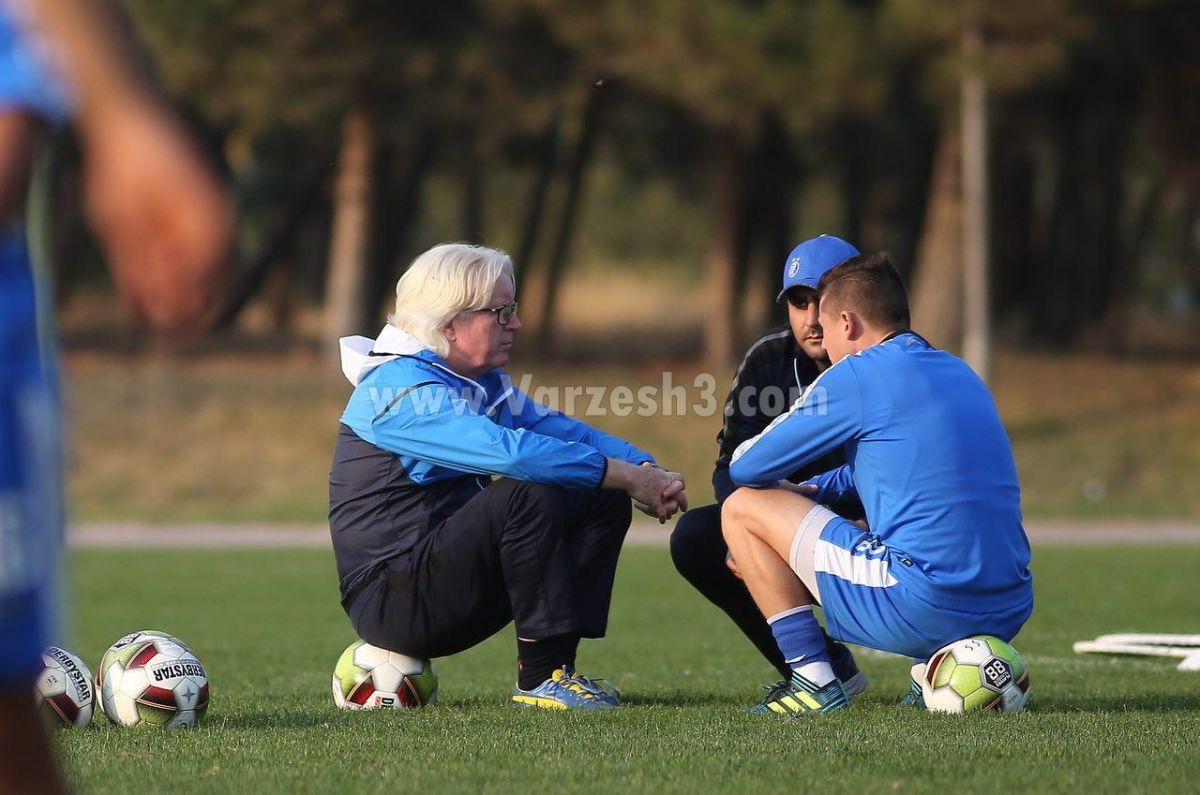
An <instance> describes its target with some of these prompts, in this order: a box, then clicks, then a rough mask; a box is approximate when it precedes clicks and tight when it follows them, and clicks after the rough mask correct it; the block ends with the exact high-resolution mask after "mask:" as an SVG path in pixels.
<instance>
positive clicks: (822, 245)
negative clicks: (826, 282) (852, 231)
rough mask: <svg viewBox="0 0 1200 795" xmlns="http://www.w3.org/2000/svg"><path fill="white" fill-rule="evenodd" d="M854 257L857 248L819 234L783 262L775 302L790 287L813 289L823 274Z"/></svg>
mask: <svg viewBox="0 0 1200 795" xmlns="http://www.w3.org/2000/svg"><path fill="white" fill-rule="evenodd" d="M857 256H858V249H856V248H855V247H854V246H852V245H850V244H849V243H847V242H846V241H845V240H842V239H841V238H840V237H834V236H833V235H820V236H819V237H814V238H810V239H808V240H805V241H804V242H803V243H801V244H800V245H798V246H796V247H795V248H794V249H792V253H791V254H788V258H787V261H786V262H784V263H783V289H781V290H780V291H779V295H777V296H776V297H775V302H776V303H778V302H780V301H782V300H783V294H784V293H786V292H787V291H788V290H790V289H792V288H793V287H811V288H812V289H814V290H815V289H817V282H819V281H821V277H822V276H824V275H825V271H827V270H829V269H830V268H832V267H833V266H834V265H841V264H842V263H843V262H845V261H846V260H848V259H850V258H851V257H857Z"/></svg>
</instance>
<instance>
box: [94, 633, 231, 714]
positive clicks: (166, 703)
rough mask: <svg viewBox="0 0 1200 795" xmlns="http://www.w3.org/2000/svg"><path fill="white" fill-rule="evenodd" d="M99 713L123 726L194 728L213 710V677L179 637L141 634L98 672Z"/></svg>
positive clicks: (113, 649) (109, 654) (119, 646)
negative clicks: (210, 694)
mask: <svg viewBox="0 0 1200 795" xmlns="http://www.w3.org/2000/svg"><path fill="white" fill-rule="evenodd" d="M96 690H98V691H99V692H100V710H101V711H102V712H103V713H104V714H105V715H106V716H108V719H109V720H111V721H112V722H113V723H116V724H119V725H121V726H195V725H196V724H197V723H198V722H199V721H200V719H201V718H203V717H204V712H205V710H207V709H208V674H207V673H206V672H205V670H204V665H203V664H201V662H200V660H199V659H197V657H196V655H195V653H194V652H193V651H192V650H191V649H190V648H188V646H187V644H185V643H184V642H183V641H181V640H179V638H176V637H173V636H171V635H168V634H167V633H165V632H156V631H155V630H150V629H146V630H142V631H140V632H131V633H130V634H128V635H126V636H125V637H123V638H121V639H120V640H118V641H117V642H116V643H114V644H113V645H112V646H110V647H109V649H108V651H106V652H104V656H103V657H102V658H101V659H100V669H99V671H98V673H97V674H96Z"/></svg>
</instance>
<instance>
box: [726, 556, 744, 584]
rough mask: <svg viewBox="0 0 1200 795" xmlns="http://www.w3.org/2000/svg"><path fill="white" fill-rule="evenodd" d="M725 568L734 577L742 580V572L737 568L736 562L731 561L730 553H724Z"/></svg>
mask: <svg viewBox="0 0 1200 795" xmlns="http://www.w3.org/2000/svg"><path fill="white" fill-rule="evenodd" d="M725 568H727V569H729V571H731V572H732V573H733V576H734V577H737V578H738V579H739V580H740V579H742V570H741V569H739V568H738V565H737V561H736V560H734V559H733V553H732V552H726V553H725Z"/></svg>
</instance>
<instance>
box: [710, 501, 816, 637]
mask: <svg viewBox="0 0 1200 795" xmlns="http://www.w3.org/2000/svg"><path fill="white" fill-rule="evenodd" d="M815 505H816V503H814V502H813V501H812V500H810V499H808V498H807V497H802V496H800V495H799V494H794V493H792V492H790V491H786V490H784V489H739V490H737V491H736V492H734V493H733V494H731V495H730V496H729V498H728V499H727V500H725V506H724V508H722V510H721V529H722V531H723V532H724V534H725V541H726V543H728V544H729V551H730V552H731V553H732V555H733V559H734V560H735V561H737V565H738V569H739V570H740V571H741V574H742V579H743V580H745V581H746V587H747V588H749V589H750V595H751V596H753V597H754V603H755V604H757V605H758V609H759V610H761V611H762V614H763V615H764V616H767V617H769V616H773V615H776V614H778V613H781V612H783V611H785V610H790V609H791V608H793V607H800V606H803V605H811V604H813V603H814V601H815V600H814V599H813V596H812V594H811V593H809V590H808V588H806V587H805V586H804V583H802V582H801V581H800V578H799V577H798V576H796V573H795V572H794V571H792V568H791V565H790V564H789V563H788V556H789V555H790V554H791V548H792V540H793V538H794V537H795V535H796V530H797V529H798V528H799V527H800V523H801V522H803V521H804V517H805V516H807V515H808V512H809V511H810V510H812V508H813V507H814V506H815Z"/></svg>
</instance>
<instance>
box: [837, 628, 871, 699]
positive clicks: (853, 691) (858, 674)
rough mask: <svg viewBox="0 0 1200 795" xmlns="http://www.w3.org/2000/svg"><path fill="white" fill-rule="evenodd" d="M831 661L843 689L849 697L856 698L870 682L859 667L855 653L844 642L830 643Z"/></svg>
mask: <svg viewBox="0 0 1200 795" xmlns="http://www.w3.org/2000/svg"><path fill="white" fill-rule="evenodd" d="M829 663H830V665H831V666H832V667H833V674H834V676H836V677H837V678H838V679H839V680H841V682H842V689H843V690H845V691H846V696H847V697H849V698H854V697H855V696H857V695H858V694H859V693H861V692H863V691H864V690H866V689H867V685H869V684H870V682H869V681H868V679H867V675H866V674H865V673H863V672H862V670H861V669H860V668H859V667H858V663H857V662H856V661H855V659H854V655H853V654H851V653H850V649H848V648H846V645H845V644H844V643H837V642H834V643H832V644H830V649H829Z"/></svg>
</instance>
